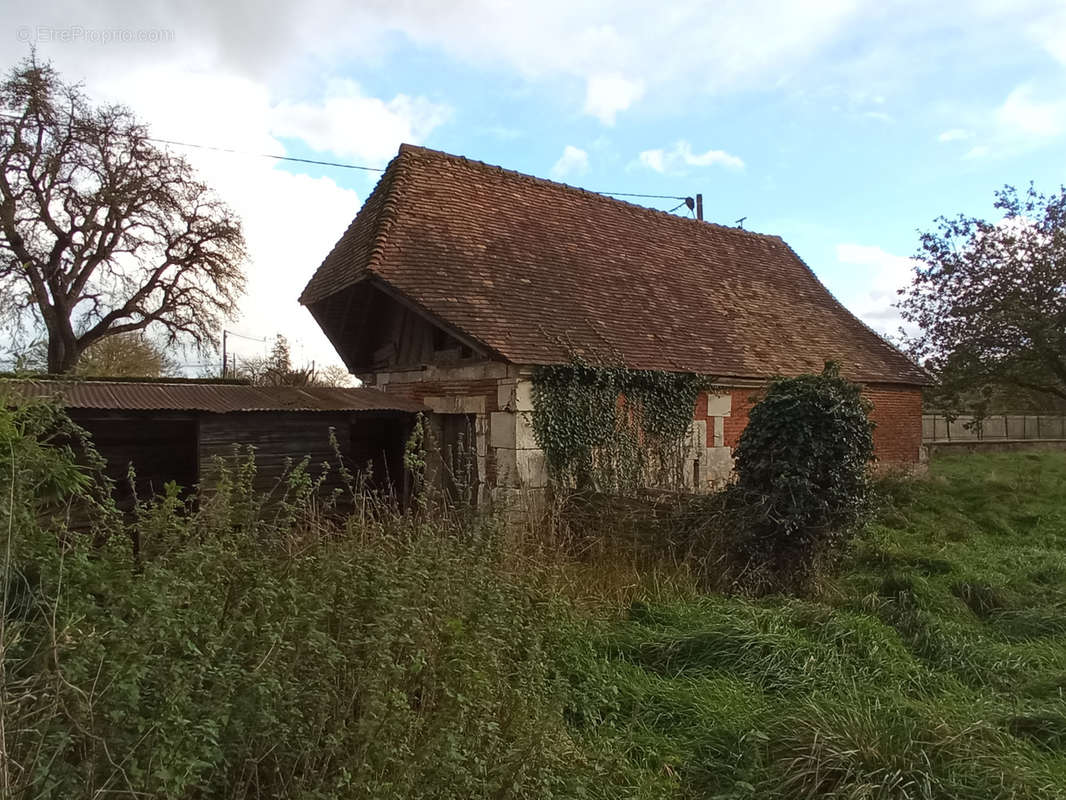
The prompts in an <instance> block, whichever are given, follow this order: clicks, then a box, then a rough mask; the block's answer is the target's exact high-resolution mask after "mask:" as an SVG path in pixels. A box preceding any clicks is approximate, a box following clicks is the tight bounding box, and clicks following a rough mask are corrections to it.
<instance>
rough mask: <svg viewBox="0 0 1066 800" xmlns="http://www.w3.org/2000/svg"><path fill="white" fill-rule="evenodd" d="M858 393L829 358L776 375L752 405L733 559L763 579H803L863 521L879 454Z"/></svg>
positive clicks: (731, 500)
mask: <svg viewBox="0 0 1066 800" xmlns="http://www.w3.org/2000/svg"><path fill="white" fill-rule="evenodd" d="M860 391H861V390H860V387H859V386H857V385H856V384H854V383H851V382H850V381H847V380H845V379H844V378H842V377H841V376H840V372H839V369H838V367H837V366H836V365H834V364H832V363H827V364H826V367H825V371H824V372H822V374H821V375H801V376H799V377H796V378H784V379H780V380H776V381H774V382H773V383H771V384H770V386H769V387H768V388H767V390H766V394H765V396H764V397H763V398H762V399H761V400H760V401H759V402H758V403H757V404H756V405H755V407H754V408H753V409H752V410H751V414H750V417H749V420H748V425H747V427H746V428H745V429H744V432H743V434H741V437H740V443H739V445H738V447H737V451H736V475H737V479H736V483H735V484H734V485H733V486H732V487H730V489H729V494H728V498H727V508H728V513H729V514H730V515H731V516H732V517H733V524H732V525H731V526H730V527H731V529H732V541H731V547H732V549H733V551H734V553H733V555H734V556H735V558H736V559H738V560H739V562H741V563H742V564H743V565H744V566H746V567H750V568H751V569H752V570H753V572H752V573H751V574H753V575H757V576H758V577H759V579H760V580H762V581H767V582H769V583H770V584H771V585H773V586H775V587H785V588H787V587H789V586H796V585H799V584H802V583H803V582H804V581H806V580H807V579H808V578H809V577H810V575H811V571H812V569H813V567H814V566H815V565H816V564H817V563H818V562H819V561H820V560H821V559H823V558H824V557H825V556H827V555H831V554H832V553H833V552H834V551H835V549H836V548H837V547H838V546H839V545H840V544H841V542H842V541H844V540H845V539H846V537H847V536H848V534H849V532H850V531H852V530H853V529H854V526H855V524H856V522H857V521H858V520H859V519H860V517H861V515H862V513H863V510H864V508H865V506H866V499H867V488H868V486H867V470H868V466H869V462H870V460H871V459H872V458H873V423H871V422H870V419H869V417H868V415H867V412H868V408H867V403H866V401H865V400H864V399H863V398H862V396H861V393H860Z"/></svg>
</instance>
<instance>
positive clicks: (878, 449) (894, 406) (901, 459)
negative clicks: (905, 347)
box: [695, 384, 922, 464]
mask: <svg viewBox="0 0 1066 800" xmlns="http://www.w3.org/2000/svg"><path fill="white" fill-rule="evenodd" d="M730 393H731V394H732V396H733V409H732V411H731V413H730V415H729V416H728V417H725V418H724V419H723V420H722V427H723V434H724V436H723V439H724V441H723V444H725V445H726V446H728V447H736V446H737V443H738V442H739V441H740V434H741V432H742V431H743V430H744V428H745V426H747V424H748V413H749V412H750V411H751V408H752V406H753V405H754V404H755V402H756V401H757V400H758V394H759V389H757V388H745V389H732V390H730ZM863 394H864V395H865V397H866V399H867V400H869V401H870V402H871V403H872V404H873V409H872V410H871V412H870V419H872V420H873V421H874V423H876V425H877V427H876V428H875V429H874V450H875V453H876V455H877V459H878V460H879V461H881V462H883V463H899V464H915V463H917V462H918V458H919V452H920V450H921V446H922V390H921V387H919V386H909V385H905V384H869V385H867V386H866V388H865V389H864V391H863ZM695 418H696V419H698V420H700V419H706V420H708V422H707V446H708V447H712V446H713V445H714V424H713V421H712V420H711V419H710V418H708V416H707V397H706V395H701V396H700V398H699V400H698V401H697V402H696V414H695Z"/></svg>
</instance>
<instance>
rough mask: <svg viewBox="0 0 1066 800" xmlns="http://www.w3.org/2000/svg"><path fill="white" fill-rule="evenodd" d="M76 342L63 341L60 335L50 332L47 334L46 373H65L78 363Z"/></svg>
mask: <svg viewBox="0 0 1066 800" xmlns="http://www.w3.org/2000/svg"><path fill="white" fill-rule="evenodd" d="M80 355H81V353H80V352H79V351H78V347H77V344H76V343H74V342H65V341H63V337H62V335H58V334H56V333H50V334H49V336H48V374H49V375H65V374H66V373H68V372H70V371H71V370H73V369H74V365H75V364H77V363H78V356H80Z"/></svg>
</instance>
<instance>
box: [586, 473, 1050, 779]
mask: <svg viewBox="0 0 1066 800" xmlns="http://www.w3.org/2000/svg"><path fill="white" fill-rule="evenodd" d="M595 650H596V657H594V658H592V659H591V663H593V664H595V668H592V669H589V671H588V673H587V679H586V683H585V689H586V692H587V696H586V698H585V700H584V702H582V703H580V704H579V705H578V706H577V707H578V708H581V709H582V710H583V713H581V714H577V715H575V716H574V717H572V718H571V725H572V726H573V728H574V729H575V731H578V732H579V735H584V736H587V737H588V739H589V741H590V742H592V743H596V746H597V747H598V748H600V749H602V750H604V751H608V752H611V753H613V754H615V756H616V757H617V759H618V767H619V771H618V773H617V774H618V775H628V776H629V787H628V788H629V789H631V790H635V792H636V793H638V794H644V795H646V796H649V797H651V796H656V795H657V794H658V796H678V797H723V798H724V797H781V798H803V797H811V798H814V797H833V798H837V797H839V798H994V797H1018V798H1022V797H1066V695H1064V691H1066V454H1057V453H1056V454H1039V455H1037V454H1021V455H1018V454H1014V455H996V456H970V457H965V458H962V459H959V460H942V461H938V462H935V463H933V465H932V467H931V470H930V475H929V477H928V478H927V479H925V480H922V481H913V482H911V481H899V482H886V483H884V484H883V486H882V490H881V500H880V507H879V510H878V513H877V517H876V521H875V522H874V523H873V524H872V525H871V526H870V528H869V530H868V532H867V533H866V535H864V537H863V538H862V539H861V540H860V541H859V542H858V543H857V545H856V547H855V549H854V552H853V553H852V555H851V556H850V557H849V559H848V561H847V563H845V564H844V565H843V568H842V569H841V571H840V573H839V574H838V575H837V576H836V577H835V578H833V579H832V580H830V581H828V582H827V583H825V584H824V585H823V586H822V587H821V589H820V591H819V592H818V595H817V598H816V599H811V600H798V599H788V598H769V599H764V600H760V601H748V600H744V599H736V598H727V597H721V596H703V597H696V596H689V597H683V598H679V599H677V600H675V601H671V602H658V603H654V602H647V601H640V600H637V601H636V602H634V603H633V605H632V607H631V609H630V610H629V612H628V614H627V615H626V618H625V619H624V620H621V621H618V622H616V623H613V624H608V625H605V626H603V628H602V630H601V633H600V635H599V637H598V640H597V642H596V645H595ZM619 788H621V787H619Z"/></svg>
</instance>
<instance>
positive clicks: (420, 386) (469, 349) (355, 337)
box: [300, 145, 927, 497]
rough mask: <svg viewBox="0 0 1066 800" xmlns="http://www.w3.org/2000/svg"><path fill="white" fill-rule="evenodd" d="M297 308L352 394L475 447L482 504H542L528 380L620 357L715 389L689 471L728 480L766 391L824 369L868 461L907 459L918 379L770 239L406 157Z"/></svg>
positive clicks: (567, 189)
mask: <svg viewBox="0 0 1066 800" xmlns="http://www.w3.org/2000/svg"><path fill="white" fill-rule="evenodd" d="M300 301H301V302H302V303H303V304H304V305H305V306H307V307H308V309H309V310H310V312H311V314H312V315H313V316H314V318H315V319H316V320H317V322H318V324H319V325H320V326H321V327H322V330H323V331H324V332H325V333H326V335H327V336H328V337H329V339H330V341H331V342H332V343H333V345H334V347H335V348H336V349H337V352H338V353H339V354H340V356H341V357H342V358H343V360H344V362H345V364H346V365H347V366H348V368H349V369H350V370H351V372H353V373H354V374H356V375H358V376H359V377H360V378H361V379H362V380H363V381H364V382H365V383H367V384H368V385H371V386H375V387H377V388H378V389H381V390H384V391H385V392H387V393H390V394H398V395H402V396H404V397H405V398H409V399H411V400H415V401H417V402H419V403H421V404H423V405H424V406H426V407H428V408H429V409H430V410H431V411H432V412H433V414H432V415H431V421H432V424H433V428H434V430H435V432H436V434H437V438H438V439H439V440H440V441H441V442H443V443H445V444H450V443H454V442H455V441H456V439H457V437H458V438H461V436H462V431H464V430H469V431H470V432H471V433H470V435H471V437H472V438H473V440H474V442H473V447H472V448H471V453H472V454H476V470H477V479H478V480H479V481H480V482H481V484H482V485H483V487H485V489H486V490H488V492H489V493H491V495H492V496H496V497H499V496H500V495H507V494H511V493H513V492H515V491H516V490H520V489H523V488H537V487H541V486H543V485H544V484H545V482H546V480H547V475H546V469H545V459H544V455H543V453H542V452H541V451H540V450H539V449H538V448H537V443H536V441H535V439H534V437H533V433H532V429H531V425H530V412H531V410H532V406H531V384H530V374H531V371H532V368H533V367H534V366H535V365H538V364H553V363H565V362H567V361H568V360H570V359H571V357H572V354H574V353H577V354H578V355H581V354H585V355H589V354H596V353H603V352H605V351H610V352H612V353H616V354H619V355H620V356H621V358H622V359H624V362H625V363H626V364H627V365H628V366H630V367H634V368H640V369H654V370H666V371H675V372H696V373H700V374H704V375H709V376H713V377H714V379H715V383H716V385H720V386H724V387H726V388H725V389H724V390H723V391H722V392H720V393H714V394H705V395H703V396H702V397H700V399H699V401H698V402H697V405H696V408H695V409H694V410H693V411H694V416H693V420H694V421H693V436H694V442H693V447H692V450H691V459H692V464H691V467H692V469H691V470H689V471H688V473H689V474H691V475H693V476H694V480H697V481H698V483H699V484H700V485H701V486H711V485H714V484H716V483H719V482H721V481H722V480H724V479H725V478H726V477H727V476H728V475H729V473H730V471H731V469H732V451H733V448H734V447H735V446H736V444H737V441H738V437H739V435H740V432H741V431H742V430H743V428H744V425H745V424H746V421H747V414H748V410H749V408H750V404H751V397H752V395H753V393H754V392H755V391H756V390H757V389H758V387H759V386H761V385H763V384H764V383H765V381H766V380H767V378H769V377H771V376H775V375H794V374H799V373H803V372H811V371H815V372H817V371H820V370H821V369H822V367H823V365H824V362H825V361H826V360H827V359H833V360H835V361H837V362H839V363H840V364H841V365H842V368H843V372H844V374H845V375H846V376H848V377H850V378H851V379H853V380H856V381H859V382H861V383H862V384H864V386H865V391H866V395H867V396H868V398H869V399H870V400H871V401H872V403H873V412H872V416H873V418H874V420H875V421H876V423H877V431H876V447H877V455H878V457H879V459H880V460H881V461H882V462H889V463H902V464H913V463H915V462H917V461H918V459H919V451H920V448H921V433H922V431H921V425H922V399H921V387H922V385H923V384H924V383H926V382H927V376H926V374H925V373H924V372H923V371H922V370H921V369H919V368H918V367H917V366H915V365H914V364H913V363H911V362H910V361H909V360H908V359H907V358H906V357H905V356H903V354H901V353H900V352H899V351H897V350H896V349H895V348H893V347H892V346H891V345H890V344H888V343H887V342H885V341H884V340H883V339H882V338H881V337H879V336H878V335H877V334H875V333H874V332H873V331H872V330H870V329H869V328H868V327H866V326H865V325H864V324H863V323H862V322H860V321H859V320H858V319H856V318H855V317H854V316H852V315H851V314H850V313H849V312H848V311H847V309H845V308H844V307H843V306H842V305H841V304H840V303H839V302H837V300H836V299H835V298H834V297H833V296H832V295H831V294H830V293H829V291H828V290H826V288H825V287H824V286H823V285H822V284H821V283H820V282H819V280H818V279H817V277H815V275H814V273H813V272H812V271H811V270H810V269H809V268H808V267H807V265H806V264H804V263H803V261H802V260H801V259H800V258H799V256H797V255H796V253H795V252H793V250H792V249H791V248H790V247H789V246H788V245H787V244H786V243H785V242H784V241H783V240H782V239H780V238H779V237H777V236H767V235H762V234H757V233H752V232H750V231H746V230H741V229H738V228H730V227H723V226H721V225H715V224H710V223H706V222H702V221H699V220H695V219H688V218H682V217H678V216H675V215H672V214H667V213H663V212H660V211H655V210H650V209H647V208H643V207H640V206H636V205H632V204H629V203H625V202H621V201H619V200H615V199H612V198H609V197H605V196H603V195H600V194H595V193H591V192H587V191H583V190H581V189H577V188H574V187H571V186H567V185H564V184H560V183H555V182H551V181H547V180H542V179H539V178H535V177H531V176H528V175H523V174H520V173H517V172H512V171H509V170H505V169H501V168H499V167H494V166H490V165H487V164H483V163H480V162H477V161H471V160H468V159H466V158H461V157H458V156H453V155H449V154H446V153H442V152H437V151H434V150H429V149H425V148H421V147H414V146H410V145H403V146H401V148H400V152H399V154H398V155H397V156H396V158H395V159H394V160H393V161H392V162H391V163H390V164H389V166H388V168H387V169H386V170H385V173H384V175H383V176H382V178H381V180H380V182H379V183H378V185H377V187H376V188H375V190H374V192H373V193H372V194H371V195H370V197H369V198H368V199H367V201H366V203H365V204H364V206H363V208H362V210H361V211H360V212H359V214H358V215H357V216H356V218H355V220H354V221H353V222H352V223H351V225H350V226H349V228H348V230H347V231H346V232H345V233H344V235H343V236H342V237H341V238H340V240H339V241H338V242H337V244H336V245H335V246H334V248H333V250H332V251H331V252H330V253H329V255H328V256H327V257H326V259H325V260H324V261H323V262H322V264H321V266H320V267H319V268H318V270H317V271H316V272H315V274H314V276H313V277H312V278H311V280H310V282H309V283H308V284H307V287H306V288H305V289H304V292H303V294H302V295H301V298H300Z"/></svg>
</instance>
